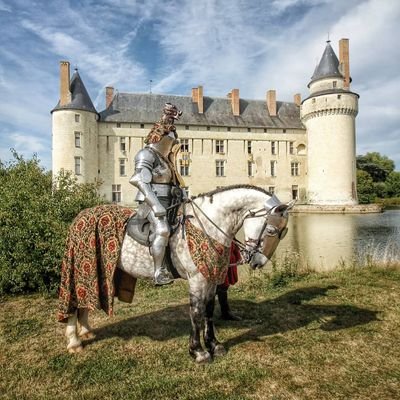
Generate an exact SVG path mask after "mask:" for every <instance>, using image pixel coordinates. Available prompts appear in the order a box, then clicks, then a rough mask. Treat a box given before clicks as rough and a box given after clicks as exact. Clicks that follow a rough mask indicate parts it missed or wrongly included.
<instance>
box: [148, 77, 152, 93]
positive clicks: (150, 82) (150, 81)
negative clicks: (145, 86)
mask: <svg viewBox="0 0 400 400" xmlns="http://www.w3.org/2000/svg"><path fill="white" fill-rule="evenodd" d="M152 83H153V80H152V79H150V80H149V91H150V94H151V84H152Z"/></svg>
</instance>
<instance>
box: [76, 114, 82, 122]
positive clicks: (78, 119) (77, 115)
mask: <svg viewBox="0 0 400 400" xmlns="http://www.w3.org/2000/svg"><path fill="white" fill-rule="evenodd" d="M80 121H81V116H80V114H75V122H80Z"/></svg>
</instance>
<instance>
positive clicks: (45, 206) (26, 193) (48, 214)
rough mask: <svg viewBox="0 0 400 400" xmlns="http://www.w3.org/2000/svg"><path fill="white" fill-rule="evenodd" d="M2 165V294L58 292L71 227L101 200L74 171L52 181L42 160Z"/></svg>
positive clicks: (16, 159) (94, 188)
mask: <svg viewBox="0 0 400 400" xmlns="http://www.w3.org/2000/svg"><path fill="white" fill-rule="evenodd" d="M13 157H14V160H13V161H11V162H10V163H8V164H3V163H1V164H0V192H1V198H0V294H4V293H21V292H30V291H42V292H45V291H54V290H55V289H56V287H57V285H58V283H59V268H60V261H61V257H62V254H63V250H64V242H65V237H66V233H67V230H68V226H69V224H70V222H71V221H72V219H73V218H74V216H75V215H76V214H77V213H79V211H80V210H82V209H83V208H86V207H90V206H93V205H95V204H99V203H100V202H101V199H100V197H99V195H98V193H97V189H98V187H97V186H96V185H95V184H78V183H77V181H76V179H75V178H73V177H72V175H71V174H70V173H62V174H60V175H59V176H57V177H56V179H55V180H54V184H53V182H52V176H51V172H48V171H45V170H44V169H43V168H42V167H41V166H40V164H39V160H38V158H37V157H36V156H33V158H32V159H30V160H25V159H24V158H23V157H22V156H20V155H18V154H17V153H16V152H15V151H13Z"/></svg>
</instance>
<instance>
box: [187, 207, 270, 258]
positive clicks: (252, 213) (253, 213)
mask: <svg viewBox="0 0 400 400" xmlns="http://www.w3.org/2000/svg"><path fill="white" fill-rule="evenodd" d="M187 202H188V203H190V204H191V205H192V206H193V205H194V206H196V208H197V209H198V210H199V211H200V212H201V213H202V214H203V215H204V217H205V218H206V219H207V220H208V221H209V222H210V223H211V224H212V225H213V226H214V227H215V228H216V229H217V230H218V231H219V232H221V233H222V234H223V235H224V236H225V237H226V238H227V239H229V240H232V241H233V242H234V243H235V244H236V245H237V246H238V247H239V248H240V249H241V250H242V251H243V253H245V255H246V256H245V260H244V261H245V262H248V261H249V260H250V259H251V258H252V257H253V256H254V254H256V253H261V252H260V245H261V238H262V234H263V232H264V230H265V228H266V227H267V225H268V216H269V215H270V214H271V211H272V210H273V209H274V207H273V208H271V209H270V210H268V211H267V210H266V209H264V208H261V209H259V210H256V211H249V213H248V215H246V216H245V217H244V219H248V218H258V217H264V216H265V217H266V218H265V222H264V225H263V227H262V229H261V231H260V235H259V237H258V239H250V240H248V241H246V244H247V245H246V244H245V243H242V242H241V241H240V240H238V239H236V238H233V239H231V237H229V235H228V234H227V233H226V232H224V231H223V230H222V229H221V228H220V227H219V226H218V225H216V224H215V222H214V221H213V220H212V219H211V218H210V217H209V216H208V215H207V214H206V213H205V212H204V211H203V210H202V209H201V208H200V207H199V206H198V205H197V204H196V203H195V202H194V201H193V200H187ZM260 213H261V214H260ZM193 214H194V217H195V218H196V220H197V221H198V223H199V225H200V228H201V230H202V231H203V233H204V234H205V235H206V237H207V240H208V242H209V243H210V245H211V247H212V248H213V249H214V251H217V249H216V248H215V246H214V244H213V243H212V241H211V238H210V235H209V234H208V233H207V232H206V229H205V227H204V225H203V223H202V222H201V221H200V219H199V217H198V215H197V212H196V210H195V208H194V207H193ZM252 242H256V244H255V245H253V244H250V243H252ZM247 246H251V247H252V249H251V250H248V249H247ZM261 254H262V253H261Z"/></svg>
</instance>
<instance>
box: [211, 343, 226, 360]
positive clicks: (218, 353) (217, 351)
mask: <svg viewBox="0 0 400 400" xmlns="http://www.w3.org/2000/svg"><path fill="white" fill-rule="evenodd" d="M224 355H226V350H225V347H224V346H223V345H222V344H220V343H219V344H217V345H216V346H215V347H214V351H213V356H214V357H222V356H224Z"/></svg>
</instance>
